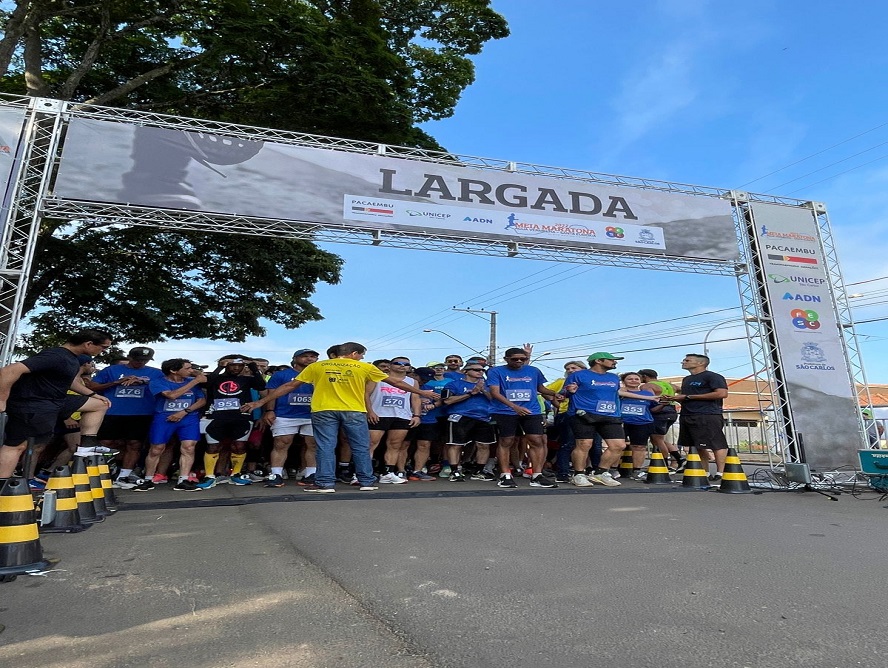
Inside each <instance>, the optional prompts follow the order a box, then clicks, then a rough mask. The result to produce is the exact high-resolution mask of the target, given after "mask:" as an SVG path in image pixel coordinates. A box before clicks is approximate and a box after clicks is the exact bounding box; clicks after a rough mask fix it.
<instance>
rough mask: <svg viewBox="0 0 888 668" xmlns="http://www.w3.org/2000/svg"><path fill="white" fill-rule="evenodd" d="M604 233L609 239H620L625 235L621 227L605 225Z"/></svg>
mask: <svg viewBox="0 0 888 668" xmlns="http://www.w3.org/2000/svg"><path fill="white" fill-rule="evenodd" d="M604 233H605V234H606V235H607V236H608V237H610V238H611V239H622V238H623V237H624V236H625V235H624V234H623V228H622V227H605V228H604Z"/></svg>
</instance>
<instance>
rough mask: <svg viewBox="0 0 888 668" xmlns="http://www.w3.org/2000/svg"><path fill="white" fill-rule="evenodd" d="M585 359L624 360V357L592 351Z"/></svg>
mask: <svg viewBox="0 0 888 668" xmlns="http://www.w3.org/2000/svg"><path fill="white" fill-rule="evenodd" d="M586 359H587V360H589V361H590V362H592V361H594V360H624V359H626V358H625V357H616V356H615V355H611V354H610V353H592V354H591V355H589V357H587V358H586Z"/></svg>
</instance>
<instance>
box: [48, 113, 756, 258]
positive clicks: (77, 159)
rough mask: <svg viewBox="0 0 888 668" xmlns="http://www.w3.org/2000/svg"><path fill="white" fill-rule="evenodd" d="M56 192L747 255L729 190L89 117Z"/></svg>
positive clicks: (559, 242) (637, 248) (71, 142)
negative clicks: (591, 178) (655, 186)
mask: <svg viewBox="0 0 888 668" xmlns="http://www.w3.org/2000/svg"><path fill="white" fill-rule="evenodd" d="M245 144H246V145H247V146H245ZM249 145H252V147H251V146H249ZM260 149H261V150H260ZM54 195H55V196H57V197H62V198H69V199H78V200H86V201H100V202H116V203H121V204H135V205H140V206H157V207H164V208H180V209H188V210H200V211H209V212H218V213H227V214H239V215H244V216H251V217H263V218H273V219H277V220H287V221H289V220H292V221H306V222H312V223H319V224H324V225H329V226H330V227H337V226H345V225H348V224H350V223H351V221H357V222H360V223H361V226H362V227H372V228H378V229H405V230H418V231H424V232H428V233H432V234H441V233H458V234H460V235H462V236H465V237H466V238H477V239H497V240H507V241H518V242H521V241H525V242H533V243H534V244H537V245H539V244H541V243H543V244H545V245H550V246H559V247H563V246H572V247H581V248H598V249H602V250H618V249H619V250H621V251H623V252H627V251H628V252H635V253H638V254H648V255H650V254H654V255H661V256H662V255H667V256H673V257H689V258H700V259H714V260H732V259H736V258H737V257H738V250H737V238H736V231H735V228H734V222H733V218H732V212H731V206H730V202H728V201H727V200H722V199H718V198H713V197H709V196H695V195H685V194H678V193H671V192H665V191H657V190H649V189H641V188H632V187H628V186H612V185H603V184H600V183H589V182H585V181H580V180H574V179H558V178H554V177H548V176H537V175H533V174H520V173H514V172H509V171H505V170H494V169H480V168H473V167H465V166H461V165H457V164H440V163H432V162H423V161H420V160H412V159H404V158H394V157H389V156H386V155H367V154H362V153H352V152H349V151H343V150H335V149H318V148H305V147H300V146H292V145H289V144H283V143H279V144H278V143H272V142H264V144H263V143H262V142H237V141H231V140H228V139H225V138H221V137H213V136H207V135H203V134H201V133H197V132H189V131H181V130H168V129H164V128H150V127H142V126H138V127H136V126H131V125H127V124H125V123H112V122H108V121H95V120H91V119H76V118H75V119H72V121H71V123H70V126H69V128H68V133H67V135H66V137H65V143H64V145H63V148H62V158H61V165H60V169H59V173H58V177H57V179H56V183H55V187H54ZM351 224H353V223H351Z"/></svg>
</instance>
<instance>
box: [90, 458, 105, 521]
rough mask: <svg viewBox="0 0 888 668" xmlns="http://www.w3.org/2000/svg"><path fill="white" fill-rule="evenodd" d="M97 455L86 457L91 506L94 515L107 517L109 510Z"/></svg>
mask: <svg viewBox="0 0 888 668" xmlns="http://www.w3.org/2000/svg"><path fill="white" fill-rule="evenodd" d="M98 459H99V458H98V457H95V456H94V457H86V473H87V475H88V476H89V491H90V494H92V499H93V506H94V507H95V509H96V515H98V516H99V517H108V515H110V514H111V511H110V510H108V506H106V505H105V490H104V489H103V488H102V478H101V476H100V474H99V462H98Z"/></svg>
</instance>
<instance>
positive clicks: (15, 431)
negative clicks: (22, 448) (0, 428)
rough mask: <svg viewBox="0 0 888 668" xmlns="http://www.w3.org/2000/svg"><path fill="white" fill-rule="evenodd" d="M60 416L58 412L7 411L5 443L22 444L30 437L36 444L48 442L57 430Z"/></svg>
mask: <svg viewBox="0 0 888 668" xmlns="http://www.w3.org/2000/svg"><path fill="white" fill-rule="evenodd" d="M58 416H59V414H58V413H57V412H50V413H18V412H16V411H14V410H12V411H7V420H6V435H5V436H4V438H3V444H4V445H13V446H15V445H21V444H22V443H24V442H26V441H27V440H28V439H29V438H33V439H34V443H35V444H36V445H43V444H45V443H48V442H49V440H50V439H51V438H52V435H53V432H54V430H55V425H56V420H58Z"/></svg>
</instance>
